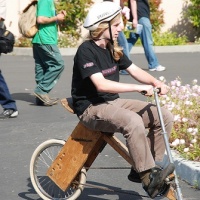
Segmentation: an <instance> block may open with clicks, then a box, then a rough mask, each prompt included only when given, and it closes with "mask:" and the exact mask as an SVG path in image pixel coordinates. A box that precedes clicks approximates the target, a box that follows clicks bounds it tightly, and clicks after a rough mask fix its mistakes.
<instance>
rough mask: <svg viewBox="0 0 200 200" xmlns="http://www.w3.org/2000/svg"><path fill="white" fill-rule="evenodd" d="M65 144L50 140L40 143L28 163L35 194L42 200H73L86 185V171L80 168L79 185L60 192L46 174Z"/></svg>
mask: <svg viewBox="0 0 200 200" xmlns="http://www.w3.org/2000/svg"><path fill="white" fill-rule="evenodd" d="M64 144H65V141H64V140H59V139H50V140H47V141H45V142H43V143H41V144H40V145H39V146H38V147H37V148H36V149H35V151H34V152H33V155H32V157H31V161H30V179H31V183H32V185H33V188H34V189H35V191H36V192H37V194H38V195H39V196H40V197H41V198H42V199H44V200H52V199H56V200H75V199H77V198H78V197H79V196H80V195H81V192H82V191H83V189H84V184H85V183H86V169H85V168H82V170H81V171H80V174H79V184H78V185H77V186H76V187H74V186H70V187H69V188H67V190H66V191H62V190H61V189H60V188H59V187H58V186H57V185H56V184H55V183H54V182H53V181H52V180H51V179H50V178H49V177H48V176H46V172H47V170H48V168H49V166H50V165H51V163H52V162H53V161H54V159H55V158H56V156H57V155H58V153H59V151H60V149H61V148H62V147H63V145H64Z"/></svg>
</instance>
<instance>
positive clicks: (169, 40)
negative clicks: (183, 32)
mask: <svg viewBox="0 0 200 200" xmlns="http://www.w3.org/2000/svg"><path fill="white" fill-rule="evenodd" d="M124 33H125V35H126V37H128V35H129V32H128V31H125V32H124ZM152 37H153V40H154V45H155V46H168V45H184V44H187V42H188V39H187V37H186V36H181V37H178V36H177V33H175V32H169V31H167V32H164V33H159V32H157V31H155V32H153V33H152ZM135 45H136V46H141V45H142V43H141V41H140V38H139V39H138V41H137V42H136V44H135Z"/></svg>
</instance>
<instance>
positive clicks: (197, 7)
mask: <svg viewBox="0 0 200 200" xmlns="http://www.w3.org/2000/svg"><path fill="white" fill-rule="evenodd" d="M186 3H187V4H188V8H187V10H186V11H185V15H186V16H187V17H189V19H190V21H191V22H192V24H193V26H194V27H195V28H200V20H199V19H200V0H186Z"/></svg>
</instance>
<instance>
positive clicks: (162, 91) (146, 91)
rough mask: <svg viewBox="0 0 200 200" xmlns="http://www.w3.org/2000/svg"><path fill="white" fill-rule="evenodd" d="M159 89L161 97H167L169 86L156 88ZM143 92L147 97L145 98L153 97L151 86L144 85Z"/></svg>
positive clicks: (163, 85)
mask: <svg viewBox="0 0 200 200" xmlns="http://www.w3.org/2000/svg"><path fill="white" fill-rule="evenodd" d="M155 88H157V89H158V94H159V95H160V96H161V95H165V94H167V92H168V91H169V86H167V85H166V84H164V83H162V84H160V85H159V86H157V87H155ZM141 89H142V90H141V91H140V93H141V94H143V95H145V96H152V95H153V86H151V85H143V86H142V88H141Z"/></svg>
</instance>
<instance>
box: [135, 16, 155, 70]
mask: <svg viewBox="0 0 200 200" xmlns="http://www.w3.org/2000/svg"><path fill="white" fill-rule="evenodd" d="M138 23H139V24H141V25H143V29H142V32H141V34H140V39H141V42H142V45H143V47H144V52H145V56H146V59H147V62H148V67H149V69H152V68H156V67H157V66H158V65H159V63H158V59H157V57H156V55H155V52H154V50H153V38H152V25H151V22H150V20H149V19H148V18H146V17H142V18H140V19H139V21H138Z"/></svg>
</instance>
